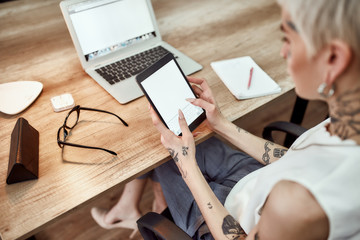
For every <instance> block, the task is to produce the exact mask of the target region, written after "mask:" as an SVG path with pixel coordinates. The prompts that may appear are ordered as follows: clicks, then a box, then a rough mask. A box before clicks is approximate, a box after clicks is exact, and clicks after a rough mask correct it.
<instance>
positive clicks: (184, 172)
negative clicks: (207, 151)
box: [167, 147, 188, 178]
mask: <svg viewBox="0 0 360 240" xmlns="http://www.w3.org/2000/svg"><path fill="white" fill-rule="evenodd" d="M184 148H185V147H183V155H184V156H185V154H184ZM187 149H188V148H186V149H185V152H186V155H187V151H186V150H187ZM167 150H168V151H169V153H170V156H171V157H172V159H174V161H175V163H176V164H177V165H178V168H179V171H180V173H181V176H182V177H183V178H186V176H187V172H186V171H184V170H183V168H182V162H181V161H180V160H179V158H178V153H175V150H174V149H172V148H168V149H167Z"/></svg>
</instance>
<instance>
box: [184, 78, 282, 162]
mask: <svg viewBox="0 0 360 240" xmlns="http://www.w3.org/2000/svg"><path fill="white" fill-rule="evenodd" d="M188 80H189V81H190V82H191V83H195V84H197V85H199V86H200V87H198V86H196V85H194V86H193V89H194V91H195V93H196V94H197V95H198V96H199V98H197V99H188V101H189V102H191V103H192V104H194V105H196V106H199V107H202V108H203V109H205V111H206V118H207V121H208V123H209V126H210V127H211V128H212V129H213V130H214V131H215V132H216V133H218V134H219V135H220V136H222V137H224V138H225V139H226V140H228V141H229V142H230V143H232V144H233V145H235V146H236V147H238V148H240V149H241V150H243V151H244V152H246V153H247V154H249V155H250V156H252V157H253V158H255V159H256V160H258V161H259V162H261V163H262V164H269V163H271V162H273V161H276V160H278V159H279V158H281V157H282V156H283V155H284V154H285V153H286V151H287V148H285V147H283V146H280V145H277V144H274V143H272V142H269V141H266V140H264V139H262V138H259V137H257V136H255V135H252V134H250V133H248V132H247V131H245V130H243V129H241V128H239V127H237V126H236V125H234V124H233V123H231V122H230V121H228V120H227V119H226V118H225V117H224V116H223V115H222V114H221V112H220V110H219V108H218V107H217V104H216V102H215V99H214V97H213V94H212V92H211V89H210V87H209V86H208V84H207V82H206V81H205V80H203V79H198V78H192V77H188Z"/></svg>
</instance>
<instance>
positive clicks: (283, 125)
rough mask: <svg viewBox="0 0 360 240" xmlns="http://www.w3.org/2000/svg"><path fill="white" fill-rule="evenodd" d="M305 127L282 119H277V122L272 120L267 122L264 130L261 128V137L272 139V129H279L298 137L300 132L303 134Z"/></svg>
mask: <svg viewBox="0 0 360 240" xmlns="http://www.w3.org/2000/svg"><path fill="white" fill-rule="evenodd" d="M306 130H307V129H306V128H304V127H301V126H300V125H297V124H294V123H291V122H284V121H278V122H272V123H270V124H268V125H267V126H266V127H265V128H264V130H263V133H262V135H263V138H265V139H267V140H269V141H274V139H273V137H272V132H273V131H280V132H285V133H287V134H290V135H292V136H294V137H296V138H297V137H299V136H300V135H301V134H303V133H304V132H305V131H306Z"/></svg>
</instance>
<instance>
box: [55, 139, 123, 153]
mask: <svg viewBox="0 0 360 240" xmlns="http://www.w3.org/2000/svg"><path fill="white" fill-rule="evenodd" d="M58 142H60V143H61V144H63V145H68V146H73V147H80V148H89V149H98V150H103V151H105V152H108V153H110V154H112V155H115V156H117V153H116V152H114V151H111V150H109V149H106V148H100V147H91V146H85V145H79V144H74V143H69V142H63V141H60V140H58Z"/></svg>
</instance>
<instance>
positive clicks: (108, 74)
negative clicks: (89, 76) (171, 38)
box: [95, 46, 169, 85]
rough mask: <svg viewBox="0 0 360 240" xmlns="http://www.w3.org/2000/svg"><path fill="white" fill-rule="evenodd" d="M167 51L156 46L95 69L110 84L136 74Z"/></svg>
mask: <svg viewBox="0 0 360 240" xmlns="http://www.w3.org/2000/svg"><path fill="white" fill-rule="evenodd" d="M167 53H169V51H168V50H166V49H165V48H163V47H161V46H158V47H155V48H152V49H149V50H147V51H144V52H141V53H138V54H136V55H133V56H131V57H128V58H125V59H122V60H120V61H117V62H115V63H111V64H109V65H106V66H104V67H101V68H98V69H96V70H95V71H96V72H97V73H98V74H100V75H101V76H102V77H103V78H104V79H105V80H106V81H107V82H108V83H110V84H111V85H113V84H115V83H117V82H120V81H122V80H125V79H127V78H129V77H131V76H136V75H137V74H139V73H140V72H142V71H143V70H145V69H146V68H147V67H149V66H151V65H152V64H154V63H155V62H156V61H158V60H159V59H160V58H162V57H163V56H165V55H166V54H167Z"/></svg>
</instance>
